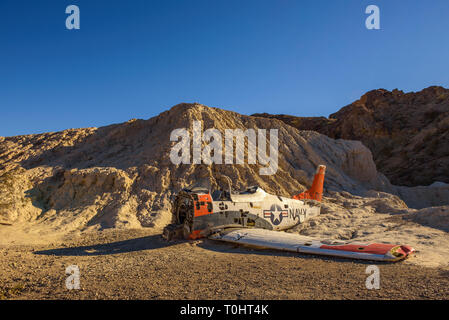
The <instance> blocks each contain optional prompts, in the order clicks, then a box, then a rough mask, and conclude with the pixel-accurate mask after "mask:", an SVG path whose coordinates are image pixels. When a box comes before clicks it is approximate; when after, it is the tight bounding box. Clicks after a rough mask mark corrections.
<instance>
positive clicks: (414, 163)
mask: <svg viewBox="0 0 449 320" xmlns="http://www.w3.org/2000/svg"><path fill="white" fill-rule="evenodd" d="M254 116H260V117H266V118H271V119H279V120H282V121H283V122H285V123H287V124H289V125H291V126H294V127H295V128H298V129H300V130H314V131H317V132H320V133H322V134H325V135H327V136H329V137H331V138H334V139H347V140H359V141H362V142H363V144H364V145H366V146H367V147H368V148H369V149H370V150H371V152H372V153H373V158H374V161H375V163H376V165H377V168H378V170H379V171H380V172H382V173H383V174H385V175H386V176H387V177H388V178H389V180H390V181H391V183H393V184H395V185H402V186H420V185H430V184H432V183H434V182H437V181H438V182H445V183H449V90H448V89H445V88H442V87H429V88H427V89H424V90H422V91H420V92H416V93H415V92H410V93H404V92H402V91H399V90H393V91H391V92H390V91H387V90H384V89H379V90H373V91H370V92H368V93H366V94H365V95H363V96H362V97H361V98H360V99H359V100H357V101H355V102H353V103H351V104H350V105H348V106H346V107H343V108H342V109H341V110H340V111H338V112H336V113H334V114H331V115H330V116H329V118H325V117H316V118H310V117H308V118H306V117H294V116H288V115H270V114H255V115H254Z"/></svg>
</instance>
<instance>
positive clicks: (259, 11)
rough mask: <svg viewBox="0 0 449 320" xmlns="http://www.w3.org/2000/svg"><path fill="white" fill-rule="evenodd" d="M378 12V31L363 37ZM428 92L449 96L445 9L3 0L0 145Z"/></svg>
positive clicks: (436, 4)
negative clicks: (11, 139) (26, 137)
mask: <svg viewBox="0 0 449 320" xmlns="http://www.w3.org/2000/svg"><path fill="white" fill-rule="evenodd" d="M70 4H75V5H78V6H79V8H80V11H81V29H80V30H67V29H66V27H65V19H66V17H67V14H66V13H65V8H66V7H67V6H68V5H70ZM370 4H375V5H378V6H379V8H380V18H381V30H367V29H366V28H365V19H366V17H367V16H368V15H367V14H365V8H366V7H367V6H368V5H370ZM430 85H441V86H444V87H449V1H447V0H433V1H422V0H413V1H412V0H408V1H399V0H388V1H386V0H372V1H364V0H344V1H343V0H341V1H330V0H329V1H320V0H309V1H299V0H270V1H267V0H129V1H125V0H69V1H65V0H40V1H31V0H29V1H24V0H1V1H0V108H1V109H0V110H1V114H0V115H1V117H0V136H11V135H18V134H28V133H40V132H47V131H59V130H63V129H66V128H79V127H90V126H102V125H107V124H111V123H118V122H124V121H127V120H128V119H131V118H143V119H147V118H150V117H153V116H155V115H157V114H159V113H160V112H162V111H164V110H166V109H168V108H170V107H171V106H173V105H175V104H177V103H180V102H199V103H202V104H205V105H209V106H215V107H222V108H224V109H229V110H234V111H237V112H240V113H243V114H252V113H255V112H269V113H276V114H278V113H286V114H293V115H298V116H321V115H324V116H328V115H329V114H330V113H333V112H335V111H337V110H338V109H339V108H341V107H343V106H345V105H347V104H349V103H351V102H352V101H354V100H357V99H358V98H359V97H360V96H361V95H362V94H363V93H365V92H366V91H369V90H372V89H377V88H385V89H389V90H392V89H394V88H399V89H401V90H404V91H419V90H421V89H423V88H425V87H428V86H430Z"/></svg>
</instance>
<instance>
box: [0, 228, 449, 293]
mask: <svg viewBox="0 0 449 320" xmlns="http://www.w3.org/2000/svg"><path fill="white" fill-rule="evenodd" d="M0 257H2V258H1V259H0V268H1V270H2V272H1V273H0V296H1V294H2V292H3V294H4V297H6V298H9V299H448V298H449V292H448V290H447V288H448V287H449V277H448V275H449V274H448V270H447V269H441V268H427V267H421V266H415V265H413V264H412V263H411V261H412V260H410V261H405V262H400V263H395V264H378V266H379V269H380V281H381V282H380V289H379V290H368V289H366V286H365V282H366V278H367V277H368V275H367V274H366V273H365V272H366V267H367V266H368V265H370V264H371V263H367V262H357V261H351V260H344V259H333V258H320V257H315V256H309V255H297V254H291V253H279V252H274V251H260V250H251V249H247V248H240V247H234V246H231V245H227V244H222V243H216V242H212V241H210V240H201V241H195V242H184V241H182V242H172V243H167V242H165V241H163V240H162V239H161V237H160V235H159V234H154V232H153V231H151V230H149V229H147V230H144V229H137V230H135V229H130V230H126V231H119V230H112V229H111V230H105V231H102V232H95V233H92V234H89V233H85V234H83V236H82V237H74V238H72V239H66V240H65V241H64V242H63V243H52V244H48V245H39V246H37V245H33V246H11V247H9V248H7V249H6V248H4V247H1V248H0ZM69 265H78V266H79V269H80V285H81V290H72V291H70V290H67V289H66V287H65V280H66V277H67V276H68V275H66V274H65V268H66V267H67V266H69Z"/></svg>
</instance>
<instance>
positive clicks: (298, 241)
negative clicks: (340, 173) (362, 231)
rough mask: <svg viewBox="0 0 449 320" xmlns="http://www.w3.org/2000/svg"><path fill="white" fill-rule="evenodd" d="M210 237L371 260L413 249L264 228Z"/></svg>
mask: <svg viewBox="0 0 449 320" xmlns="http://www.w3.org/2000/svg"><path fill="white" fill-rule="evenodd" d="M209 238H210V239H213V240H220V241H226V242H232V243H237V244H242V245H248V246H253V247H257V248H263V249H275V250H282V251H290V252H300V253H310V254H319V255H326V256H334V257H342V258H351V259H363V260H374V261H399V260H403V259H406V258H408V257H409V256H410V255H411V254H412V253H413V252H414V251H415V249H413V248H412V247H409V246H404V245H394V244H382V243H370V244H367V243H358V242H350V241H335V240H317V239H314V238H310V237H306V236H302V235H299V234H293V233H286V232H280V231H271V230H265V229H234V230H228V231H223V232H219V233H215V234H213V235H211V236H209Z"/></svg>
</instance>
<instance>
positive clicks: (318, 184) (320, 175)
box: [293, 165, 326, 201]
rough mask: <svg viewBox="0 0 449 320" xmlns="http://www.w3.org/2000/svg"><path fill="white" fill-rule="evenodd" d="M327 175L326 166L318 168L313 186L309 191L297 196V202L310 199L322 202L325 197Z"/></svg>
mask: <svg viewBox="0 0 449 320" xmlns="http://www.w3.org/2000/svg"><path fill="white" fill-rule="evenodd" d="M325 174H326V166H323V165H321V166H318V168H317V169H316V174H315V178H314V179H313V183H312V186H311V187H310V189H309V190H307V191H305V192H303V193H300V194H297V195H296V196H293V199H296V200H303V199H310V200H316V201H321V199H322V197H323V185H324V175H325Z"/></svg>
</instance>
